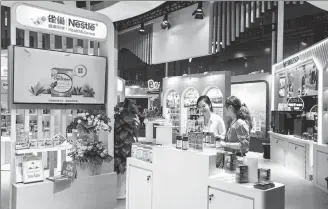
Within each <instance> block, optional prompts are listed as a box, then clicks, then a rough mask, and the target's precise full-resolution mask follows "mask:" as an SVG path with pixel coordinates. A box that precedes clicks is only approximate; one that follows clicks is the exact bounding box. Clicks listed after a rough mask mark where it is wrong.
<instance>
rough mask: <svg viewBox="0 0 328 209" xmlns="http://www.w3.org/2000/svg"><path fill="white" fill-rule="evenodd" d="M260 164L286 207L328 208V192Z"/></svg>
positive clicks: (4, 204)
mask: <svg viewBox="0 0 328 209" xmlns="http://www.w3.org/2000/svg"><path fill="white" fill-rule="evenodd" d="M256 156H259V155H256ZM260 159H261V158H260ZM259 164H260V165H259V167H262V168H271V176H272V180H273V181H275V182H280V183H282V184H285V185H286V190H285V194H286V198H285V202H286V207H285V209H328V194H326V193H325V192H323V191H321V190H319V189H317V188H316V187H314V186H313V185H312V183H311V182H309V181H307V180H303V179H301V178H299V177H297V176H295V175H294V174H293V173H291V172H290V171H288V170H287V169H286V168H284V167H282V166H279V165H276V164H274V163H272V162H270V161H266V160H260V162H259ZM8 182H9V172H8V171H2V172H1V209H9V183H8ZM141 201H142V200H141ZM108 209H111V208H108ZM115 209H125V201H122V200H119V201H118V205H117V208H115Z"/></svg>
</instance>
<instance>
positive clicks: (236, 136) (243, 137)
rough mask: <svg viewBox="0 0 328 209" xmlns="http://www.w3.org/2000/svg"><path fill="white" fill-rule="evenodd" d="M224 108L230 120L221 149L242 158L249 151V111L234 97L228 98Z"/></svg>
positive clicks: (250, 123) (250, 120) (250, 128)
mask: <svg viewBox="0 0 328 209" xmlns="http://www.w3.org/2000/svg"><path fill="white" fill-rule="evenodd" d="M224 106H225V111H226V114H227V116H228V117H230V119H229V121H228V128H227V131H226V135H225V138H224V140H223V141H222V142H221V147H223V148H224V150H225V151H229V152H234V153H236V154H237V155H238V156H244V155H245V154H246V153H247V152H248V150H249V141H250V131H251V130H252V119H251V116H250V113H249V110H248V108H247V106H246V104H241V101H240V99H238V98H237V97H235V96H230V97H228V98H227V99H226V101H225V105H224Z"/></svg>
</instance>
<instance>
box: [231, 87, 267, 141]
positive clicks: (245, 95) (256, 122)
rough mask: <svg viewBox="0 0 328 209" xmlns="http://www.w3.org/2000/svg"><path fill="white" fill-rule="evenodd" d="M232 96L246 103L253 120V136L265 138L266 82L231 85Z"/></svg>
mask: <svg viewBox="0 0 328 209" xmlns="http://www.w3.org/2000/svg"><path fill="white" fill-rule="evenodd" d="M231 95H233V96H236V97H238V98H239V99H240V100H241V102H242V103H245V104H246V106H247V108H248V109H249V111H250V114H251V117H252V119H253V122H252V125H253V128H252V130H251V136H252V137H257V138H263V137H265V135H266V131H267V127H266V120H267V118H266V114H267V111H266V108H267V86H266V83H264V82H256V83H241V84H232V85H231Z"/></svg>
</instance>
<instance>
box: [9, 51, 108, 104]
mask: <svg viewBox="0 0 328 209" xmlns="http://www.w3.org/2000/svg"><path fill="white" fill-rule="evenodd" d="M105 75H106V59H105V58H104V57H97V56H88V55H80V54H70V53H66V52H57V51H47V50H40V49H32V48H26V47H17V46H15V47H14V74H13V77H14V78H13V79H14V88H13V90H14V103H29V104H36V103H37V104H39V103H41V104H104V103H105V88H106V86H105V79H106V76H105Z"/></svg>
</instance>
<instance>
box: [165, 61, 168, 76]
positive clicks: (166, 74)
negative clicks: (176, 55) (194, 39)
mask: <svg viewBox="0 0 328 209" xmlns="http://www.w3.org/2000/svg"><path fill="white" fill-rule="evenodd" d="M165 77H169V63H168V62H167V63H165Z"/></svg>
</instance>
